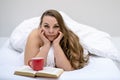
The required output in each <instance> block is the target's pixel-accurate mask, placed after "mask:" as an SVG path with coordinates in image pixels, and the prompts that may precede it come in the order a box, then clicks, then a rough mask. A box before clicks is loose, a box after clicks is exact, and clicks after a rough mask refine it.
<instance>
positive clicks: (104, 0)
mask: <svg viewBox="0 0 120 80" xmlns="http://www.w3.org/2000/svg"><path fill="white" fill-rule="evenodd" d="M47 9H57V10H61V11H63V12H65V13H66V14H68V15H69V16H70V17H71V18H72V19H74V20H76V21H77V22H79V23H82V24H87V25H90V26H92V27H95V28H97V29H99V30H102V31H105V32H107V33H109V34H110V35H111V36H120V31H119V30H120V0H0V37H3V36H5V37H9V36H10V34H11V33H12V31H13V29H14V28H15V27H16V26H17V25H19V24H20V23H21V22H22V21H23V20H25V19H28V18H32V17H36V16H41V14H42V13H43V12H44V11H45V10H47Z"/></svg>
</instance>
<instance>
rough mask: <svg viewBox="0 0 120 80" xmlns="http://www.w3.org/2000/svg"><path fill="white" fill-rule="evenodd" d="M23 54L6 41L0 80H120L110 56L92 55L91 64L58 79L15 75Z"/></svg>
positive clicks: (68, 72) (1, 55)
mask: <svg viewBox="0 0 120 80" xmlns="http://www.w3.org/2000/svg"><path fill="white" fill-rule="evenodd" d="M22 56H23V54H20V53H19V52H17V51H15V50H13V49H12V48H11V47H10V46H9V41H7V42H6V44H5V45H4V47H3V48H1V49H0V71H1V72H0V80H120V76H119V75H120V71H119V69H118V68H117V66H116V65H115V64H114V62H113V61H112V60H111V59H108V58H102V57H97V56H90V60H89V64H88V65H87V66H86V67H84V68H82V69H79V70H74V71H65V72H64V73H63V74H62V75H61V76H60V77H59V78H58V79H52V78H41V77H37V78H31V77H24V76H18V75H14V70H15V69H16V68H17V67H18V66H21V65H23V57H22Z"/></svg>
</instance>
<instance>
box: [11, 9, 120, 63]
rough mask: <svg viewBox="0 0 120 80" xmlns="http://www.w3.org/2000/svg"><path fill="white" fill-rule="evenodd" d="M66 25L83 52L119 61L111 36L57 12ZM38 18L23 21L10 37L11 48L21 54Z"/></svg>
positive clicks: (36, 24) (119, 57) (119, 56)
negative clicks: (78, 40) (86, 51)
mask: <svg viewBox="0 0 120 80" xmlns="http://www.w3.org/2000/svg"><path fill="white" fill-rule="evenodd" d="M59 12H60V14H61V15H62V17H63V19H64V21H65V23H66V25H67V26H68V28H70V29H71V30H72V31H73V32H74V33H75V34H77V35H78V37H79V38H80V43H81V44H82V45H83V47H84V49H85V50H88V51H89V52H90V53H91V54H94V55H98V56H102V57H108V58H111V59H113V60H117V61H120V54H118V50H117V49H116V48H115V46H114V45H113V43H112V42H111V36H110V35H109V34H108V33H106V32H103V31H100V30H98V29H95V28H93V27H91V26H88V25H84V24H80V23H78V22H76V21H74V20H73V19H71V18H70V17H69V16H68V15H67V14H65V13H64V12H62V11H59ZM39 18H40V17H35V18H32V19H28V20H25V21H24V22H22V23H21V24H20V25H19V26H18V27H16V29H15V30H14V31H13V33H12V35H11V37H10V43H11V46H12V47H13V48H14V49H15V50H17V51H20V52H22V51H23V50H24V47H25V43H26V39H27V36H28V34H29V33H30V32H31V31H32V29H34V28H36V27H38V25H39V22H40V20H39Z"/></svg>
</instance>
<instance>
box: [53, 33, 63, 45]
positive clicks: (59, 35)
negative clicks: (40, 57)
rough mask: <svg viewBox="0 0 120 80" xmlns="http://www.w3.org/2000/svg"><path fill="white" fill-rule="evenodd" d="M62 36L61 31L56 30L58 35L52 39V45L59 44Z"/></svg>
mask: <svg viewBox="0 0 120 80" xmlns="http://www.w3.org/2000/svg"><path fill="white" fill-rule="evenodd" d="M62 37H63V33H62V32H61V31H59V32H58V37H57V38H56V39H55V40H54V41H53V45H55V44H59V43H60V40H61V39H62Z"/></svg>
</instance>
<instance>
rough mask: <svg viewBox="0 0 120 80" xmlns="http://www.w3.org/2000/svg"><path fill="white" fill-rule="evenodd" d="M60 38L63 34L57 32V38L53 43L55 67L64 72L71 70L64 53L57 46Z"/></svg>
mask: <svg viewBox="0 0 120 80" xmlns="http://www.w3.org/2000/svg"><path fill="white" fill-rule="evenodd" d="M62 37H63V34H62V32H60V31H59V35H58V37H57V38H56V39H55V40H54V41H53V48H54V55H55V62H56V66H57V67H59V68H63V69H64V70H66V71H69V70H73V68H72V66H71V64H70V62H69V60H68V59H67V57H66V55H65V53H64V52H63V50H62V48H61V46H60V44H59V43H60V40H61V39H62Z"/></svg>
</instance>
